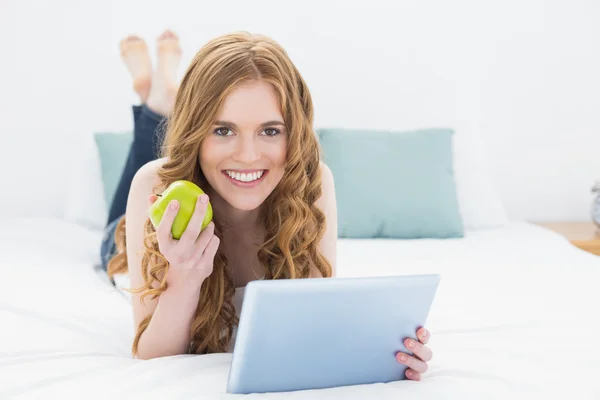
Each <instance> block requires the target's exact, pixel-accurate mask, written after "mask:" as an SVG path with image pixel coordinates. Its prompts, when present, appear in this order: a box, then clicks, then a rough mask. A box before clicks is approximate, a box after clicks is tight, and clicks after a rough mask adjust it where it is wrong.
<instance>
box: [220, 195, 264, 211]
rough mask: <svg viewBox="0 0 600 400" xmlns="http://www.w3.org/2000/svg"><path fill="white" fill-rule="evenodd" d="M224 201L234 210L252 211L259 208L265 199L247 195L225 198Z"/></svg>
mask: <svg viewBox="0 0 600 400" xmlns="http://www.w3.org/2000/svg"><path fill="white" fill-rule="evenodd" d="M225 201H226V202H227V203H229V205H230V206H231V207H233V208H235V209H236V210H240V211H253V210H256V209H257V208H259V207H260V206H261V205H262V204H263V202H264V201H265V199H262V198H261V199H257V198H254V197H249V196H248V197H247V196H234V197H233V198H226V199H225Z"/></svg>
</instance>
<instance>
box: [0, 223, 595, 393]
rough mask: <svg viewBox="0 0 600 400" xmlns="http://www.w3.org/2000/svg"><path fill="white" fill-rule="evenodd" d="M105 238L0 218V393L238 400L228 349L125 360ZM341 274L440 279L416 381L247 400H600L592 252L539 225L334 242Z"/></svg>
mask: <svg viewBox="0 0 600 400" xmlns="http://www.w3.org/2000/svg"><path fill="white" fill-rule="evenodd" d="M100 239H101V233H100V232H97V231H91V230H87V229H84V228H82V227H80V226H77V225H75V224H71V223H67V222H64V221H60V220H52V219H5V220H1V221H0V255H1V257H0V271H2V275H1V276H2V279H0V398H3V399H4V398H13V397H14V398H54V397H57V398H70V397H78V398H108V397H111V398H127V399H131V398H144V399H148V398H169V399H175V398H194V399H234V398H238V397H239V398H242V396H241V395H228V394H226V393H225V389H226V382H227V375H228V371H229V364H230V361H231V354H229V353H225V354H212V355H181V356H174V357H164V358H160V359H154V360H148V361H143V360H135V359H133V358H132V357H131V353H130V349H131V341H132V338H133V332H134V327H133V324H132V313H131V308H130V304H129V302H128V299H127V297H126V296H124V295H123V294H122V292H120V291H118V290H116V289H115V288H114V287H112V286H111V285H110V284H109V283H108V281H107V280H106V278H104V277H103V276H101V275H99V274H98V273H97V272H96V271H94V268H93V265H95V264H97V259H98V257H99V254H98V253H99V243H100ZM337 269H338V271H337V272H338V276H340V277H358V276H382V275H406V274H422V273H439V274H440V275H441V282H440V286H439V289H438V292H437V294H436V297H435V300H434V303H433V306H432V309H431V312H430V314H429V318H428V322H427V328H428V329H429V330H431V332H432V338H431V342H430V347H431V348H432V350H433V354H434V357H433V359H432V361H431V362H430V368H429V371H428V372H427V373H426V374H425V375H424V377H423V380H422V381H421V382H412V381H398V382H392V383H386V384H383V383H378V384H371V385H358V386H346V387H337V388H331V389H322V390H306V391H298V392H290V393H272V394H253V395H246V396H243V397H244V398H249V399H254V398H261V399H262V398H265V399H334V398H335V399H401V398H420V399H482V398H485V399H493V398H503V399H504V398H527V399H531V398H565V397H566V396H569V397H572V396H576V397H577V398H578V399H600V382H599V379H598V378H599V377H600V344H599V341H598V339H599V338H600V312H599V309H600V290H598V288H599V285H600V257H596V256H593V255H591V254H588V253H585V252H583V251H581V250H579V249H577V248H575V247H573V246H572V245H571V244H570V243H568V241H566V240H565V239H564V238H562V237H561V236H559V235H557V234H555V233H553V232H551V231H549V230H547V229H545V228H541V227H538V226H535V225H531V224H527V223H522V222H512V223H510V224H508V225H507V226H506V227H503V228H497V229H489V230H478V231H468V232H467V233H466V235H465V237H464V238H461V239H444V240H440V239H419V240H391V239H386V240H383V239H381V240H339V242H338V268H337ZM390 306H391V307H393V305H390Z"/></svg>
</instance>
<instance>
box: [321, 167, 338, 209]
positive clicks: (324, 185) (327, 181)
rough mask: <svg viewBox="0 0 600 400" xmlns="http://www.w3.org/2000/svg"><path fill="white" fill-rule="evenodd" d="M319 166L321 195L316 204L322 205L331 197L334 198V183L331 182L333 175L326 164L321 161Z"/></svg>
mask: <svg viewBox="0 0 600 400" xmlns="http://www.w3.org/2000/svg"><path fill="white" fill-rule="evenodd" d="M319 166H320V168H321V190H322V191H323V193H322V196H321V198H320V199H319V200H318V201H317V203H323V202H325V201H326V199H328V198H330V197H331V196H333V197H335V183H334V181H333V173H332V172H331V169H330V168H329V167H328V166H327V164H325V163H324V162H323V161H321V162H320V165H319Z"/></svg>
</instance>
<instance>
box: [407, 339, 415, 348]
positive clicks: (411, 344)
mask: <svg viewBox="0 0 600 400" xmlns="http://www.w3.org/2000/svg"><path fill="white" fill-rule="evenodd" d="M406 345H407V346H408V348H409V349H412V348H413V347H415V342H413V341H412V340H410V339H409V340H408V341H407V343H406Z"/></svg>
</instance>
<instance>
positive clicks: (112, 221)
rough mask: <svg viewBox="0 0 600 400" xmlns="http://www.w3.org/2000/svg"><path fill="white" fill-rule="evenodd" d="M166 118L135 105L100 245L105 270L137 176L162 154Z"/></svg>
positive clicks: (113, 250)
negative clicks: (130, 136)
mask: <svg viewBox="0 0 600 400" xmlns="http://www.w3.org/2000/svg"><path fill="white" fill-rule="evenodd" d="M166 121H167V120H166V118H165V117H163V116H162V115H160V114H157V113H156V112H154V111H152V110H150V109H149V108H148V107H146V105H141V106H133V141H132V142H131V147H130V148H129V154H128V156H127V162H126V163H125V167H124V168H123V172H122V173H121V179H120V181H119V185H118V186H117V190H116V192H115V196H114V198H113V200H112V203H111V206H110V210H109V213H108V221H107V222H106V227H105V228H104V237H103V238H102V243H101V246H100V258H101V261H102V268H103V269H104V270H105V271H106V268H107V265H108V261H110V259H111V258H112V257H113V256H114V255H115V254H116V253H117V247H116V244H115V230H116V228H117V224H118V223H119V220H120V219H121V217H123V216H124V215H125V209H126V207H127V197H128V196H129V189H130V187H131V182H132V181H133V177H134V176H135V174H136V172H137V171H138V170H139V169H140V168H141V167H142V166H144V164H146V163H148V162H150V161H152V160H155V159H157V158H158V157H159V150H160V145H161V143H162V140H163V133H164V131H165V128H166Z"/></svg>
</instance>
